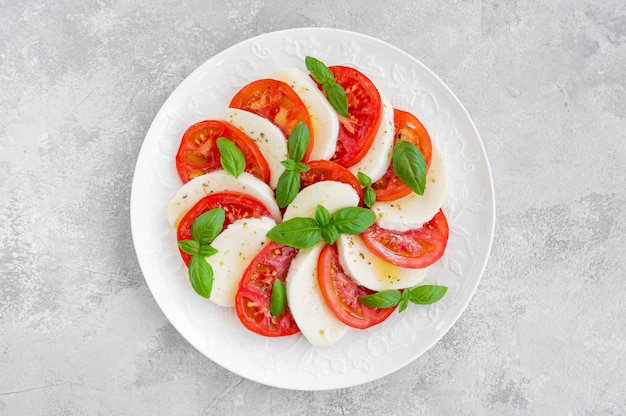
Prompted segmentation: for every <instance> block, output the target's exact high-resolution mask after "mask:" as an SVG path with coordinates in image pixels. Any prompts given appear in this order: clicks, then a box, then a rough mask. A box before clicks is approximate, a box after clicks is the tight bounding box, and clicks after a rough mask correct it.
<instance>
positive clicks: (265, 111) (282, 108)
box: [229, 79, 314, 160]
mask: <svg viewBox="0 0 626 416" xmlns="http://www.w3.org/2000/svg"><path fill="white" fill-rule="evenodd" d="M229 107H231V108H239V109H242V110H246V111H249V112H251V113H255V114H257V115H259V116H261V117H265V118H266V119H268V120H269V121H271V122H272V123H274V124H275V125H276V126H278V128H280V130H281V131H282V132H283V134H284V135H285V137H289V133H291V130H293V128H294V127H295V126H296V124H298V122H300V121H303V122H304V123H305V124H306V125H307V127H308V128H309V133H310V135H311V141H310V142H309V147H308V149H307V151H306V154H305V155H304V160H307V159H308V157H309V154H310V153H311V150H312V149H313V142H314V137H313V128H312V127H311V117H310V115H309V111H308V110H307V107H306V105H305V104H304V103H303V102H302V100H301V99H300V97H299V96H298V94H297V93H296V92H295V91H294V90H293V88H291V87H290V86H289V84H287V83H285V82H282V81H278V80H275V79H259V80H256V81H252V82H251V83H249V84H248V85H246V86H245V87H243V88H242V89H241V90H239V92H237V94H235V96H234V97H233V99H232V100H231V101H230V104H229Z"/></svg>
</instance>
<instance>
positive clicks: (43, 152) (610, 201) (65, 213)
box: [0, 0, 626, 416]
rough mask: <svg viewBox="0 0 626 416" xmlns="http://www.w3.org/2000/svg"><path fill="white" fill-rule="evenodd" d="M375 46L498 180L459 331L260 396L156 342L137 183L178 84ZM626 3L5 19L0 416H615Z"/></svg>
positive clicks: (308, 6) (0, 45)
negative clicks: (351, 34)
mask: <svg viewBox="0 0 626 416" xmlns="http://www.w3.org/2000/svg"><path fill="white" fill-rule="evenodd" d="M302 26H320V27H335V28H341V29H349V30H354V31H358V32H362V33H365V34H368V35H372V36H375V37H378V38H380V39H382V40H384V41H387V42H389V43H391V44H393V45H395V46H397V47H399V48H401V49H403V50H405V51H407V52H408V53H410V54H411V55H413V56H415V57H416V58H418V59H419V60H421V61H422V62H423V63H424V64H426V65H427V66H428V67H430V68H431V69H432V70H433V71H434V72H435V73H437V74H438V75H439V76H440V77H441V78H442V79H443V80H444V81H445V82H446V83H447V84H448V85H449V86H450V87H451V88H452V90H453V91H454V92H455V93H456V95H457V96H458V97H459V98H460V100H461V101H462V102H463V103H464V105H465V107H466V108H467V109H468V111H469V113H470V114H471V115H472V117H473V119H474V122H475V123H476V126H477V127H478V130H479V132H480V133H481V136H482V139H483V141H484V144H485V147H486V150H487V154H488V156H489V159H490V163H491V167H492V170H493V176H494V181H495V190H496V204H497V213H498V218H497V225H496V237H495V241H494V245H493V250H492V255H491V257H490V260H489V264H488V266H487V269H486V272H485V274H484V276H483V280H482V282H481V284H480V286H479V288H478V290H477V292H476V295H475V297H474V298H473V299H472V301H471V303H470V305H469V307H468V309H467V310H466V312H465V313H464V315H463V316H462V317H461V319H460V320H459V321H458V322H457V323H456V324H455V325H454V327H453V328H452V330H451V331H450V332H449V333H448V334H447V335H446V336H445V337H444V338H443V339H442V340H441V342H439V343H438V344H437V345H435V346H434V347H433V348H432V349H431V350H429V351H428V352H427V353H426V354H424V355H423V356H421V357H420V358H419V359H417V360H416V361H414V362H413V363H412V364H410V365H409V366H407V367H405V368H403V369H402V370H400V371H397V372H396V373H394V374H392V375H390V376H387V377H385V378H382V379H380V380H377V381H375V382H370V383H367V384H365V385H361V386H357V387H353V388H347V389H342V390H337V391H327V392H297V391H287V390H280V389H274V388H270V387H267V386H264V385H260V384H257V383H254V382H251V381H248V380H245V379H242V378H240V377H238V376H237V375H234V374H232V373H230V372H229V371H227V370H225V369H223V368H221V367H219V366H217V365H216V364H214V363H213V362H211V361H210V360H208V359H206V358H204V357H203V356H202V355H201V354H200V353H198V352H197V351H196V350H195V349H194V348H192V347H191V346H190V345H189V344H188V343H187V342H186V341H185V340H184V339H183V338H182V337H181V336H180V335H179V334H178V333H177V332H176V330H175V329H174V328H173V327H172V326H171V325H170V324H169V323H168V321H167V320H166V319H165V317H164V316H163V314H162V313H161V311H160V310H159V308H158V306H157V305H156V303H155V302H154V300H153V298H152V296H151V294H150V292H149V290H148V288H147V286H146V284H145V281H144V279H143V277H142V274H141V271H140V269H139V266H138V263H137V260H136V257H135V254H134V250H133V245H132V239H131V235H130V220H129V199H130V190H131V179H132V174H133V169H134V163H135V160H136V157H137V154H138V152H139V148H140V146H141V144H142V140H143V137H144V135H145V133H146V131H147V129H148V127H149V125H150V122H151V120H152V119H153V117H154V116H155V114H156V112H157V111H158V109H159V108H160V106H161V105H162V103H163V102H164V100H165V99H166V98H167V96H168V95H169V94H170V93H171V92H172V91H173V90H174V89H175V88H176V86H177V85H178V83H179V82H180V81H182V80H183V79H184V78H185V77H186V76H187V75H188V74H189V73H190V72H191V71H192V70H193V69H195V68H196V67H197V66H198V65H200V64H201V63H202V62H204V61H205V60H206V59H208V58H210V57H211V56H212V55H214V54H215V53H217V52H219V51H221V50H223V49H225V48H227V47H228V46H230V45H233V44H235V43H237V42H238V41H241V40H243V39H246V38H248V37H250V36H254V35H258V34H262V33H266V32H270V31H274V30H279V29H286V28H292V27H302ZM625 89H626V3H624V1H623V0H609V1H603V2H597V1H591V0H588V1H584V0H570V1H567V0H566V1H563V0H561V1H547V0H544V1H500V0H497V1H496V0H483V1H476V0H474V1H471V0H470V1H444V2H432V1H431V2H411V1H390V2H382V1H381V2H379V1H341V2H333V1H323V2H307V1H300V0H298V1H273V2H270V1H267V2H263V1H253V2H245V1H236V2H233V1H219V2H218V1H198V0H190V1H184V2H178V1H164V2H147V1H136V0H135V1H110V0H103V1H97V2H95V1H93V2H92V1H86V2H83V1H76V0H63V1H58V2H52V1H45V0H29V1H11V0H8V1H7V0H5V1H0V214H1V218H2V219H1V222H0V246H1V249H2V250H1V252H0V277H1V280H0V414H2V415H118V414H151V415H157V414H169V415H171V414H186V415H191V414H216V415H217V414H224V415H250V414H267V415H269V414H272V415H294V414H302V415H304V414H311V415H325V416H326V415H328V416H330V415H355V414H376V415H416V414H419V415H437V414H442V415H482V414H485V415H522V414H524V415H526V414H530V415H623V414H626V394H625V392H626V378H625V377H626V376H625V373H626V358H625V357H626V354H625V344H626V328H625V324H624V322H625V321H626V316H625V306H624V305H625V304H626V302H625V301H624V299H625V298H626V210H625V209H624V206H625V205H626V175H625V168H624V166H626V133H625V132H626V93H625Z"/></svg>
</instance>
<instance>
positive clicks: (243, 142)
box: [176, 120, 271, 183]
mask: <svg viewBox="0 0 626 416" xmlns="http://www.w3.org/2000/svg"><path fill="white" fill-rule="evenodd" d="M220 137H226V138H227V139H230V140H232V142H233V143H235V145H236V146H237V147H238V148H239V149H240V150H241V152H242V153H243V156H244V157H245V159H246V168H245V171H246V172H248V173H251V174H252V175H254V176H256V177H257V178H259V179H260V180H262V181H263V182H265V183H269V181H270V174H271V171H270V168H269V165H268V164H267V161H266V160H265V157H264V156H263V153H261V151H260V150H259V148H258V147H257V145H256V144H255V143H254V142H253V141H252V140H251V139H250V138H249V137H248V136H247V135H246V134H245V133H244V132H242V131H241V130H239V129H238V128H236V127H235V126H233V125H232V124H230V123H227V122H225V121H220V120H205V121H201V122H199V123H196V124H194V125H192V126H191V127H189V128H188V129H187V131H185V133H184V134H183V138H182V140H181V143H180V147H179V148H178V153H177V154H176V170H177V171H178V176H180V179H181V180H182V181H183V183H187V182H189V180H191V179H193V178H194V177H196V176H199V175H202V174H205V173H208V172H212V171H214V170H218V169H222V164H221V162H220V151H219V149H218V147H217V144H216V142H217V139H219V138H220Z"/></svg>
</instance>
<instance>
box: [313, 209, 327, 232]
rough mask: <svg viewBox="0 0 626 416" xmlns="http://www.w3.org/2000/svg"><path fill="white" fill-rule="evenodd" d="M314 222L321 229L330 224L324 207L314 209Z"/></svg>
mask: <svg viewBox="0 0 626 416" xmlns="http://www.w3.org/2000/svg"><path fill="white" fill-rule="evenodd" d="M315 220H316V221H317V223H318V224H319V226H320V227H322V228H323V227H326V226H327V225H328V224H330V212H328V210H327V209H326V207H325V206H323V205H318V206H317V207H315Z"/></svg>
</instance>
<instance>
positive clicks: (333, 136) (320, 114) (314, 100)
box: [273, 68, 339, 160]
mask: <svg viewBox="0 0 626 416" xmlns="http://www.w3.org/2000/svg"><path fill="white" fill-rule="evenodd" d="M273 77H274V78H275V79H277V80H279V81H283V82H285V83H287V84H288V85H289V86H290V87H291V88H293V90H294V91H295V92H296V94H298V96H299V97H300V99H301V100H302V102H303V103H304V105H305V106H306V107H307V110H309V116H310V117H311V128H312V129H313V138H314V140H313V150H312V151H311V155H310V156H309V159H310V160H319V159H326V160H328V159H330V158H331V157H332V156H333V155H334V154H335V148H336V147H337V137H338V135H339V118H338V117H337V112H336V111H335V109H334V108H333V107H332V106H331V105H330V103H329V102H328V100H327V99H326V97H325V96H324V94H322V92H321V91H320V90H319V89H318V88H317V84H316V83H315V81H313V80H312V79H311V77H309V75H308V74H307V73H305V72H302V71H301V70H299V69H297V68H285V69H282V70H280V71H278V72H276V73H275V74H274V75H273Z"/></svg>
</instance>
